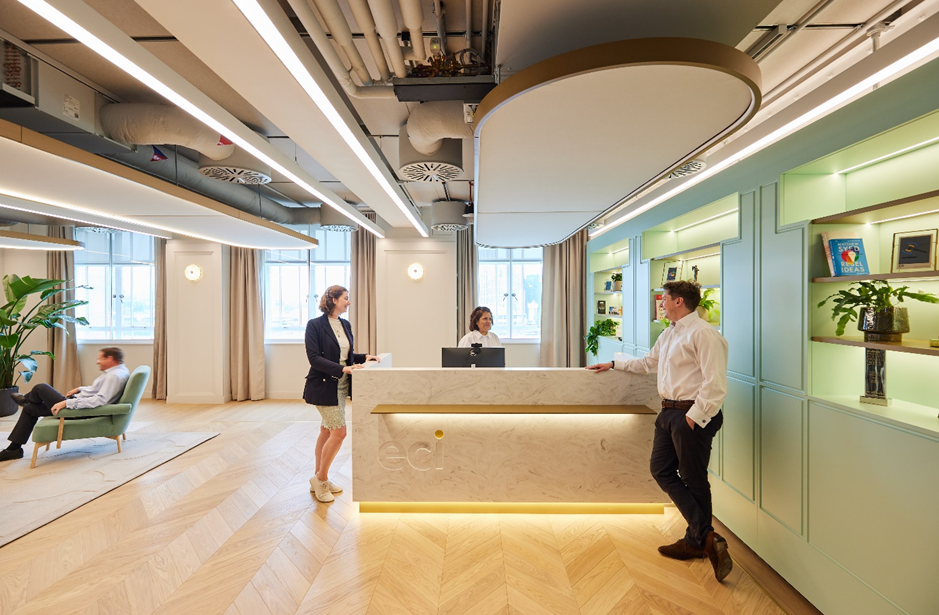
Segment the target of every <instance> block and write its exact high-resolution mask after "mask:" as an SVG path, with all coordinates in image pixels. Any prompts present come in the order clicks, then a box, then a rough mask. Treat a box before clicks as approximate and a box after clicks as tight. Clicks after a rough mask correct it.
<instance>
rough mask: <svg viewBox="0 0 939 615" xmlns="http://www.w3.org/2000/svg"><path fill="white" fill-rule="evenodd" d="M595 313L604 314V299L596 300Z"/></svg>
mask: <svg viewBox="0 0 939 615" xmlns="http://www.w3.org/2000/svg"><path fill="white" fill-rule="evenodd" d="M597 314H606V301H597Z"/></svg>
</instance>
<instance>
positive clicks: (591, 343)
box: [584, 318, 616, 355]
mask: <svg viewBox="0 0 939 615" xmlns="http://www.w3.org/2000/svg"><path fill="white" fill-rule="evenodd" d="M614 333H616V321H615V320H611V319H609V318H607V319H606V320H600V321H597V322H595V323H594V324H593V326H592V327H590V331H588V332H587V335H585V336H584V340H585V341H586V342H587V345H586V349H587V353H588V354H592V355H596V354H597V350H598V349H599V347H600V337H601V336H603V335H613V334H614Z"/></svg>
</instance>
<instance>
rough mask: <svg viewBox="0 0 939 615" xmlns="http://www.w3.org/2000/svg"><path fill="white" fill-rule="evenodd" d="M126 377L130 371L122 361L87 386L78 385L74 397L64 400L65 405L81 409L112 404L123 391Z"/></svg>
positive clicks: (128, 376)
mask: <svg viewBox="0 0 939 615" xmlns="http://www.w3.org/2000/svg"><path fill="white" fill-rule="evenodd" d="M128 378H130V372H129V371H127V367H126V366H125V365H124V364H123V363H119V364H117V365H115V366H114V367H109V368H107V369H106V370H104V371H103V372H101V375H100V376H98V377H97V378H95V381H94V382H92V383H91V384H89V385H88V386H84V387H78V393H76V394H75V397H73V398H71V399H66V400H65V407H66V408H72V409H82V408H97V407H98V406H106V405H108V404H113V403H114V402H116V401H117V400H119V399H120V398H121V395H122V394H123V393H124V385H125V384H127V379H128Z"/></svg>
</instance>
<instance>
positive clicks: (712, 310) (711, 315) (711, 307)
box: [698, 288, 721, 322]
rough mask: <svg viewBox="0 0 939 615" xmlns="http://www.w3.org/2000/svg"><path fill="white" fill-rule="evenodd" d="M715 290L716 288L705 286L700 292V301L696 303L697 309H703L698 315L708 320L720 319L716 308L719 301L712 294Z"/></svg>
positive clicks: (719, 312)
mask: <svg viewBox="0 0 939 615" xmlns="http://www.w3.org/2000/svg"><path fill="white" fill-rule="evenodd" d="M716 291H717V289H716V288H705V289H704V292H703V293H701V302H700V303H698V309H703V310H704V314H703V315H702V314H700V313H699V314H698V316H701V318H703V319H704V320H706V321H708V322H714V321H715V320H718V321H719V320H720V319H721V311H720V310H719V309H717V306H719V305H720V304H721V302H720V301H718V300H717V299H716V298H715V297H714V296H713V295H714V293H715V292H716Z"/></svg>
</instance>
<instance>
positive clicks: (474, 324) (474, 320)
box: [470, 305, 492, 331]
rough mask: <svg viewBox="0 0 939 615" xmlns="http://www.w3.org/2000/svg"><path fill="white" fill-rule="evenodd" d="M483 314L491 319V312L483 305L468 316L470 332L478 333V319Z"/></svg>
mask: <svg viewBox="0 0 939 615" xmlns="http://www.w3.org/2000/svg"><path fill="white" fill-rule="evenodd" d="M483 314H489V316H490V317H491V316H492V310H490V309H489V308H487V307H486V306H484V305H480V306H478V307H477V308H476V309H474V310H473V313H472V314H470V331H479V319H480V318H482V317H483Z"/></svg>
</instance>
